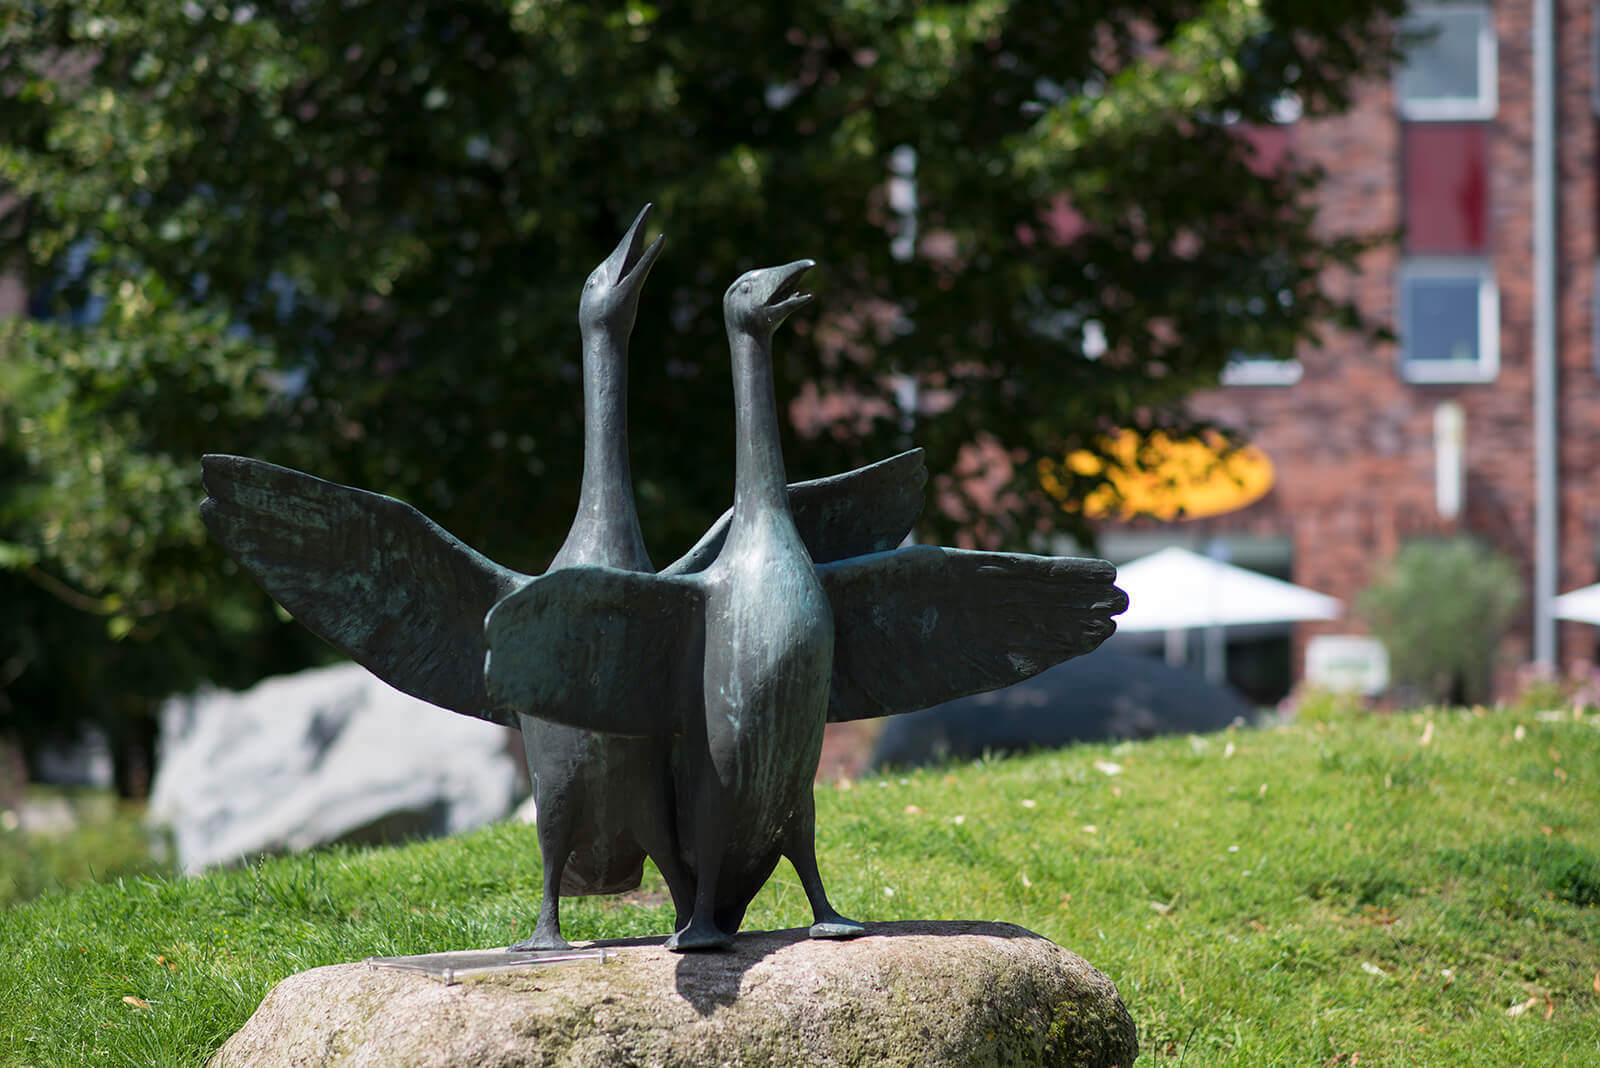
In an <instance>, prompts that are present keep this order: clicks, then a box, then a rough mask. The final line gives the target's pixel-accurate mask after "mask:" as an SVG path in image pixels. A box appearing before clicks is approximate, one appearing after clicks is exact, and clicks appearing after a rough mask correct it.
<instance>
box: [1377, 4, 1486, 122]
mask: <svg viewBox="0 0 1600 1068" xmlns="http://www.w3.org/2000/svg"><path fill="white" fill-rule="evenodd" d="M1462 11H1471V12H1476V13H1477V14H1479V15H1481V16H1482V21H1481V23H1480V25H1479V26H1478V95H1477V96H1476V97H1475V98H1473V99H1470V100H1469V99H1466V98H1465V97H1430V98H1424V99H1421V100H1407V99H1406V61H1405V59H1404V58H1403V57H1402V58H1401V60H1400V62H1399V63H1398V64H1397V65H1396V67H1395V74H1394V99H1395V107H1396V108H1397V109H1398V110H1399V112H1400V117H1401V118H1404V119H1410V120H1412V121H1415V122H1471V121H1478V120H1482V119H1492V118H1494V114H1495V111H1496V110H1497V109H1498V107H1499V82H1500V70H1499V65H1498V63H1499V59H1498V57H1499V42H1498V40H1497V39H1496V37H1495V32H1494V8H1493V7H1492V6H1491V5H1490V4H1488V3H1486V2H1471V0H1465V2H1462V0H1458V2H1455V3H1431V4H1429V3H1423V4H1417V5H1416V6H1415V7H1413V8H1412V9H1411V12H1410V14H1408V15H1407V16H1406V18H1405V21H1404V22H1403V23H1402V24H1401V25H1402V27H1403V28H1404V29H1406V30H1417V29H1425V28H1426V27H1427V26H1428V25H1429V24H1430V18H1429V16H1431V15H1435V14H1441V13H1453V12H1462Z"/></svg>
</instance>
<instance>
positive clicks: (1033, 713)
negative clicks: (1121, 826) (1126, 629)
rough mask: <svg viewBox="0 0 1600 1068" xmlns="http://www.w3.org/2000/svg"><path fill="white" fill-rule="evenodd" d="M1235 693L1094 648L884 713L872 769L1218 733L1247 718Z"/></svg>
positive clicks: (1153, 662)
mask: <svg viewBox="0 0 1600 1068" xmlns="http://www.w3.org/2000/svg"><path fill="white" fill-rule="evenodd" d="M1251 715H1252V713H1251V709H1250V706H1249V705H1247V704H1245V703H1244V701H1243V699H1241V698H1240V697H1239V695H1238V694H1235V693H1234V692H1233V691H1232V690H1228V689H1224V688H1221V687H1217V686H1213V685H1212V684H1211V683H1209V682H1207V681H1206V680H1205V679H1204V678H1203V677H1202V676H1201V675H1199V674H1198V673H1196V672H1193V671H1188V670H1186V669H1184V668H1176V667H1170V666H1168V665H1167V664H1165V663H1162V662H1161V661H1160V660H1157V659H1155V658H1154V657H1148V656H1141V655H1139V654H1136V653H1122V652H1117V651H1116V650H1113V649H1106V648H1103V647H1102V648H1100V649H1097V650H1095V651H1094V652H1092V653H1089V654H1088V655H1086V656H1080V657H1078V658H1077V659H1076V660H1068V661H1067V662H1066V663H1064V664H1057V665H1056V666H1055V667H1053V668H1050V669H1049V670H1048V671H1042V672H1040V673H1039V674H1038V675H1035V676H1034V677H1033V678H1031V679H1028V680H1027V681H1026V682H1019V683H1016V684H1015V685H1013V686H1008V687H1006V688H1005V689H1003V690H995V691H993V692H992V693H981V694H976V695H974V696H972V697H962V698H959V699H958V700H955V701H947V702H945V703H944V704H942V705H935V706H934V707H933V708H926V709H923V710H922V711H921V712H913V713H911V714H910V715H906V716H896V717H894V718H893V719H891V720H889V722H888V724H887V725H886V726H885V727H884V730H883V734H882V735H880V736H879V738H878V744H877V748H876V749H874V750H873V753H872V761H871V765H872V766H873V767H880V768H881V767H889V766H900V767H914V766H916V765H919V764H931V763H934V762H936V761H939V760H947V759H957V760H967V759H971V758H973V757H979V756H982V755H983V754H984V753H985V752H992V753H1002V752H1005V753H1018V752H1024V751H1026V750H1029V749H1052V748H1056V747H1059V746H1063V745H1070V744H1071V743H1073V742H1099V741H1108V740H1123V739H1132V738H1149V737H1151V736H1153V735H1157V734H1170V733H1174V732H1180V731H1181V732H1188V733H1204V732H1206V731H1217V730H1221V729H1223V728H1224V727H1226V726H1228V725H1229V724H1230V723H1232V722H1234V720H1235V719H1243V720H1244V721H1246V722H1249V720H1250V719H1251Z"/></svg>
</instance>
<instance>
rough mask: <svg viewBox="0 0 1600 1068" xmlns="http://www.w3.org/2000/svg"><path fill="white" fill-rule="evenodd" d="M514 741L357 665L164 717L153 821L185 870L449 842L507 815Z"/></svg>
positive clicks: (170, 706)
mask: <svg viewBox="0 0 1600 1068" xmlns="http://www.w3.org/2000/svg"><path fill="white" fill-rule="evenodd" d="M514 741H515V732H513V731H509V730H508V729H507V728H505V727H498V726H495V725H494V724H492V723H485V722H483V721H482V720H476V719H472V718H469V717H467V716H458V715H456V714H455V713H453V712H447V711H445V710H444V709H442V708H437V707H435V706H433V705H430V704H428V703H427V702H425V701H419V700H417V699H416V698H414V697H410V696H407V695H406V694H403V693H401V692H400V691H399V690H396V689H394V688H393V687H391V686H389V685H388V684H386V683H384V682H382V681H380V680H379V679H377V678H376V677H375V676H373V675H372V674H371V673H370V672H368V671H367V670H366V669H365V668H363V667H361V666H360V665H358V664H339V665H336V666H333V667H327V668H319V669H316V670H313V671H305V672H301V673H299V674H296V675H286V676H282V677H280V678H274V679H267V680H265V681H263V682H261V683H260V684H259V685H257V686H256V687H254V688H253V689H251V690H248V691H246V692H244V693H239V694H234V693H220V692H211V693H203V694H199V695H196V696H194V697H188V698H183V699H179V700H174V701H170V702H168V703H167V705H166V707H165V708H164V709H163V710H162V742H161V754H162V755H161V758H160V762H159V765H158V768H157V771H156V778H155V783H154V785H153V787H152V789H151V792H150V806H149V810H148V818H149V820H150V821H151V822H152V823H154V824H158V825H166V826H168V827H170V828H171V829H172V832H173V839H174V845H175V846H176V849H177V854H178V860H179V863H180V864H181V865H182V867H183V868H184V870H185V871H190V872H193V871H198V870H200V869H202V868H206V867H209V866H212V865H216V864H229V863H234V862H237V861H238V860H239V859H240V858H241V857H250V856H253V855H256V854H259V853H271V852H282V851H285V850H299V849H307V848H310V847H312V846H317V845H324V844H327V843H330V842H339V841H357V842H365V841H380V840H393V839H399V838H409V837H424V836H432V835H441V834H453V833H455V832H457V831H464V830H469V829H471V828H473V827H478V826H482V825H483V824H486V823H490V822H492V821H494V820H497V819H500V818H502V817H504V816H505V815H506V814H507V813H509V812H510V811H511V809H512V808H513V806H514V805H515V804H516V801H517V796H518V794H519V792H520V787H521V774H522V773H521V771H520V764H519V762H518V757H517V754H520V752H521V745H520V743H516V744H515V747H514V748H513V745H512V743H513V742H514Z"/></svg>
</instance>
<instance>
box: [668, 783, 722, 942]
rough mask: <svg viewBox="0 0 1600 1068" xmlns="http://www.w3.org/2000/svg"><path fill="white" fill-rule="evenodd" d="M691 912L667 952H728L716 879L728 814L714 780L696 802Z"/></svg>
mask: <svg viewBox="0 0 1600 1068" xmlns="http://www.w3.org/2000/svg"><path fill="white" fill-rule="evenodd" d="M694 809H695V813H694V819H695V829H694V838H693V845H694V851H695V857H694V860H695V888H694V912H693V914H692V915H690V917H689V925H688V926H687V927H684V928H681V929H680V930H678V931H675V932H674V933H673V935H672V937H670V938H668V939H667V943H666V945H667V948H668V949H671V950H676V951H678V952H680V953H681V952H683V951H685V950H691V949H727V948H728V947H729V946H731V945H733V936H732V935H731V934H728V933H727V932H725V931H724V930H723V929H722V928H721V927H719V926H717V920H716V906H717V876H718V874H719V873H720V872H721V870H722V854H723V852H724V850H726V849H727V846H728V828H727V810H726V808H724V806H723V803H722V787H721V784H720V783H718V782H716V781H715V780H714V779H713V780H712V781H711V782H708V783H706V784H705V786H704V787H703V788H702V789H701V790H700V792H699V796H698V797H697V798H696V799H695V806H694Z"/></svg>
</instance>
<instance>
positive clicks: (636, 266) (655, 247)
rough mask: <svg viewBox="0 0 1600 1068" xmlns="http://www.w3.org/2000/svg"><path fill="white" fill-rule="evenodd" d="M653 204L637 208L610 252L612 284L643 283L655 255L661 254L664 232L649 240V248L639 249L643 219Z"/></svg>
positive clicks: (653, 263)
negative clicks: (637, 210) (633, 216)
mask: <svg viewBox="0 0 1600 1068" xmlns="http://www.w3.org/2000/svg"><path fill="white" fill-rule="evenodd" d="M653 206H654V205H651V204H646V205H645V206H644V207H643V208H641V209H639V214H638V215H637V216H636V217H635V218H634V220H633V225H632V226H630V227H628V232H627V233H625V234H623V235H622V240H621V241H619V242H618V243H617V248H616V251H614V252H612V253H611V256H610V263H611V267H612V270H611V278H612V282H611V284H612V285H613V286H622V285H627V286H639V285H643V284H644V280H645V278H646V277H647V276H648V275H649V274H650V268H651V267H652V266H654V265H655V262H656V257H657V256H659V255H660V254H661V243H662V242H663V241H665V240H666V235H664V234H663V235H660V236H658V237H657V238H656V239H655V240H654V241H653V242H651V243H650V247H649V248H645V249H641V246H642V245H643V243H644V224H645V220H646V219H648V218H649V217H650V209H651V208H652V207H653Z"/></svg>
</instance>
